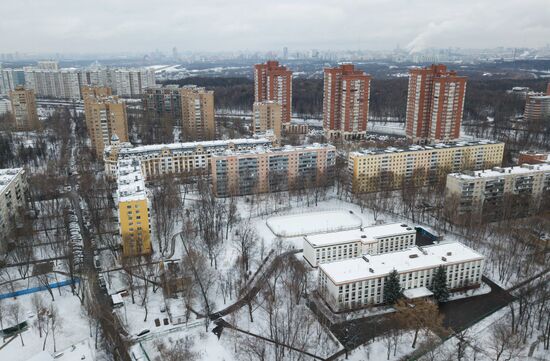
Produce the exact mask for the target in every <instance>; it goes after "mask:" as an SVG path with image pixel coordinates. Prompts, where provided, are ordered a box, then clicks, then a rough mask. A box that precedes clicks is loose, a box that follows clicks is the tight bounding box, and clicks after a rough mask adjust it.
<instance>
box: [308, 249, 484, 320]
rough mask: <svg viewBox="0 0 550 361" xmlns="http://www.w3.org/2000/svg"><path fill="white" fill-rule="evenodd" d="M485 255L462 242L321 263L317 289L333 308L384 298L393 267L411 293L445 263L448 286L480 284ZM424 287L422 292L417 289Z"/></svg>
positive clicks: (403, 285)
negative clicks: (387, 280) (386, 284)
mask: <svg viewBox="0 0 550 361" xmlns="http://www.w3.org/2000/svg"><path fill="white" fill-rule="evenodd" d="M484 259H485V257H484V256H483V255H481V254H480V253H478V252H476V251H474V250H473V249H471V248H469V247H467V246H465V245H464V244H462V243H459V242H451V243H441V244H438V245H431V246H425V247H416V246H415V247H413V248H410V249H407V250H403V251H399V252H393V253H387V254H378V255H364V256H363V257H360V258H353V259H347V260H343V261H338V262H332V263H325V264H321V265H319V279H318V290H319V294H320V295H321V297H323V298H324V300H325V301H326V302H327V304H328V305H329V306H330V307H331V308H332V310H333V311H340V310H345V309H353V308H358V307H362V306H365V305H370V304H379V303H383V302H384V282H385V280H386V278H387V277H388V275H389V274H390V272H392V271H393V270H394V269H395V270H396V271H397V273H398V274H399V279H400V282H401V288H402V289H403V290H404V291H407V290H409V291H408V292H407V293H408V294H411V295H415V294H424V293H425V292H424V291H426V289H427V288H430V287H431V285H432V275H433V273H434V271H435V270H436V269H437V268H438V267H439V266H443V267H444V268H445V270H446V272H447V287H448V289H449V290H453V289H459V288H464V287H477V286H479V285H480V283H481V276H482V274H483V265H484ZM416 291H423V292H416Z"/></svg>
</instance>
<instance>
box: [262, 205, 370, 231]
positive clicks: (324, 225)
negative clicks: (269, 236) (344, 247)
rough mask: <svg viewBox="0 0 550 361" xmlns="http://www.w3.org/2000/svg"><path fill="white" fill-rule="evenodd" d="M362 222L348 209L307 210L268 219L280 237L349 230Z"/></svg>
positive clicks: (359, 225)
mask: <svg viewBox="0 0 550 361" xmlns="http://www.w3.org/2000/svg"><path fill="white" fill-rule="evenodd" d="M362 223H363V222H362V220H361V218H360V217H358V216H356V215H355V214H354V213H353V212H351V211H346V210H333V211H323V212H307V213H301V214H290V215H284V216H276V217H270V218H268V219H267V225H268V227H269V228H270V229H271V231H272V232H273V233H274V234H275V235H276V236H280V237H296V236H304V235H306V234H314V233H323V232H334V231H340V230H348V229H353V228H359V227H361V225H362Z"/></svg>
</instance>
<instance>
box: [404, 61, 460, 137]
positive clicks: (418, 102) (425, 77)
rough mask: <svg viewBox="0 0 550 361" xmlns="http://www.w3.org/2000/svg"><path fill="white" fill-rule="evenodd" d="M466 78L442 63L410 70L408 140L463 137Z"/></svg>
mask: <svg viewBox="0 0 550 361" xmlns="http://www.w3.org/2000/svg"><path fill="white" fill-rule="evenodd" d="M465 94H466V77H464V76H458V75H457V74H456V72H454V71H447V67H446V66H445V65H443V64H439V65H432V66H430V67H427V68H421V69H420V68H419V69H411V70H410V71H409V89H408V96H407V123H406V133H407V139H409V140H410V141H412V142H413V143H420V144H425V143H434V142H450V141H453V140H455V139H457V138H459V137H460V123H461V122H462V114H463V112H464V96H465Z"/></svg>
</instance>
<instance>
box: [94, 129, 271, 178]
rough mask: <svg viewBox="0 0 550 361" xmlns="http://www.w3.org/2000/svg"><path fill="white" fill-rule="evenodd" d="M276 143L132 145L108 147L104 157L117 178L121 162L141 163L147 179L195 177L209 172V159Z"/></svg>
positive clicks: (107, 168) (109, 171) (263, 140)
mask: <svg viewBox="0 0 550 361" xmlns="http://www.w3.org/2000/svg"><path fill="white" fill-rule="evenodd" d="M272 143H273V140H271V139H268V138H259V139H248V138H246V139H228V140H212V141H204V142H187V143H171V144H153V145H143V146H138V147H132V145H131V144H130V143H120V144H117V145H112V146H108V147H106V148H105V151H104V153H103V161H104V163H105V172H106V173H107V175H108V176H110V177H112V178H114V177H116V174H117V164H118V160H119V159H133V158H135V159H139V160H140V164H141V169H142V172H143V176H144V177H145V179H149V178H154V177H158V176H161V175H163V174H170V173H179V174H184V173H190V174H191V173H196V172H205V171H207V170H208V167H209V162H210V157H211V156H212V155H213V154H221V153H223V152H225V151H227V150H234V151H244V150H252V149H255V148H256V147H258V146H262V147H267V148H269V147H271V145H272Z"/></svg>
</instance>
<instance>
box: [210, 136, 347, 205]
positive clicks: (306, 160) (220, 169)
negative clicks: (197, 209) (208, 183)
mask: <svg viewBox="0 0 550 361" xmlns="http://www.w3.org/2000/svg"><path fill="white" fill-rule="evenodd" d="M335 164H336V148H335V147H334V146H332V145H329V144H314V145H311V146H303V147H292V146H285V147H282V148H256V149H254V150H250V151H245V152H226V153H223V154H216V155H213V156H212V159H211V161H210V165H211V176H212V189H213V191H214V194H216V196H218V197H227V196H232V195H234V196H237V195H245V194H254V193H266V192H277V191H285V190H292V189H302V188H305V187H314V186H326V185H330V184H331V182H332V179H333V176H334V167H335Z"/></svg>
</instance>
